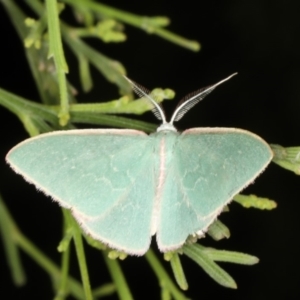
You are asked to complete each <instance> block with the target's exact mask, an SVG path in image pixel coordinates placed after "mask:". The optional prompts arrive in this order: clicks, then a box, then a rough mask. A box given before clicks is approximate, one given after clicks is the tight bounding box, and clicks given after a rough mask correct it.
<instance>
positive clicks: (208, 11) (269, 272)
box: [0, 0, 300, 299]
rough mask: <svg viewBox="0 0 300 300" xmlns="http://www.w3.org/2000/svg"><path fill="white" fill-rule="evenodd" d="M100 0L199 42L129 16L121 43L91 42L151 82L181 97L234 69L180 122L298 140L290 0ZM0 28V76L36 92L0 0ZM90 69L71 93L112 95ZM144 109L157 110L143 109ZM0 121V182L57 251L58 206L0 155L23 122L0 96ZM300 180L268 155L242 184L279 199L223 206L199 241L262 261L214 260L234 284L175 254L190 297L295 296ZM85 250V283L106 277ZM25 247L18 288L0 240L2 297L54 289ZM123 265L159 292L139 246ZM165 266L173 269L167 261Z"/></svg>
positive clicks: (299, 25)
mask: <svg viewBox="0 0 300 300" xmlns="http://www.w3.org/2000/svg"><path fill="white" fill-rule="evenodd" d="M20 2H22V1H20ZM106 2H107V3H109V4H110V5H112V6H116V7H118V8H120V9H124V10H127V11H131V12H133V13H136V14H140V15H149V16H151V15H166V16H169V17H170V19H171V20H172V23H171V25H170V26H169V29H170V30H172V31H173V32H175V33H178V34H181V35H183V36H185V37H187V38H190V39H194V40H198V41H199V42H200V43H201V44H202V49H201V51H200V52H198V53H193V52H191V51H189V50H186V49H183V48H180V47H179V46H176V45H174V44H171V43H169V42H167V41H165V40H162V39H160V38H159V37H157V36H152V35H148V34H146V33H144V32H143V31H140V30H138V29H136V28H132V27H130V26H126V33H127V34H128V41H127V42H126V43H124V44H122V45H120V44H110V45H105V44H102V43H101V42H98V43H94V45H95V47H97V49H98V50H99V51H101V52H103V53H104V54H106V55H108V56H110V57H112V58H115V59H117V60H119V61H121V62H122V63H123V64H124V65H125V67H126V68H127V71H128V76H129V77H130V78H132V79H134V80H136V81H137V82H139V83H141V84H142V85H145V86H146V87H148V88H149V89H152V88H154V87H169V88H173V89H174V90H175V91H176V93H177V97H176V98H177V99H180V98H181V97H182V96H184V95H185V94H187V93H189V92H191V91H193V90H196V89H198V88H201V87H203V86H206V85H209V84H213V83H215V82H217V81H219V80H221V79H223V78H225V77H226V76H228V75H230V74H232V73H233V72H238V73H239V75H238V76H236V77H234V78H232V79H231V80H230V81H229V82H227V83H225V84H224V85H222V86H220V87H218V88H217V89H216V90H215V91H214V92H213V93H212V94H211V95H209V97H208V98H207V99H205V100H204V101H203V102H202V103H200V104H198V105H197V106H196V107H195V108H194V109H193V110H192V111H191V112H189V113H188V114H187V115H186V116H185V118H183V120H182V121H180V122H179V123H178V124H177V126H178V128H179V129H182V130H183V129H186V128H190V127H202V126H204V127H205V126H210V127H216V126H219V127H237V128H243V129H247V130H249V131H252V132H254V133H256V134H258V135H259V136H261V137H262V138H264V139H265V140H266V141H267V142H269V143H276V144H281V145H283V146H297V145H300V136H299V134H298V132H299V119H300V118H299V111H300V110H299V108H300V105H299V103H300V88H299V86H300V43H299V39H300V20H299V12H300V3H299V1H297V0H290V1H280V0H274V1H266V0H253V1H240V0H239V1H217V0H215V1H202V0H201V1H191V0H186V1H184V2H182V1H180V2H179V1H178V2H176V3H175V2H170V1H153V0H152V1H149V0H145V1H126V2H123V1H117V0H113V1H106ZM0 4H1V1H0ZM32 16H34V15H32ZM0 28H1V29H0V30H1V39H0V45H1V47H0V65H1V71H0V87H1V88H3V89H6V90H8V91H11V92H13V93H16V94H18V95H20V96H23V97H25V98H28V99H32V100H33V101H39V97H38V93H37V91H36V88H35V85H34V81H33V79H32V77H31V74H30V72H29V68H28V65H27V62H26V60H25V56H24V51H23V46H22V42H21V41H20V40H19V38H18V36H17V35H16V33H15V31H14V29H13V27H12V25H11V23H10V21H9V19H8V17H7V15H6V13H5V11H4V10H3V7H2V6H1V5H0ZM67 59H68V62H69V66H70V70H71V73H70V75H69V79H70V80H71V82H72V83H73V84H74V85H75V86H76V87H77V88H78V90H79V92H81V90H80V86H79V81H78V78H77V75H76V72H77V65H76V61H75V59H74V57H73V56H72V55H70V52H69V51H67ZM93 74H94V82H95V83H96V86H97V87H96V88H95V89H94V90H93V92H92V93H90V94H88V95H84V94H83V93H82V92H81V94H80V95H79V98H80V99H81V100H82V101H92V100H95V101H107V100H110V99H115V98H117V96H118V94H117V89H116V88H115V87H114V86H113V85H110V84H109V83H107V82H106V81H105V80H104V79H103V78H102V76H101V75H99V74H98V73H97V72H94V73H93ZM176 103H177V102H176V100H175V101H174V102H168V103H166V105H165V107H166V111H167V113H168V114H169V115H170V114H171V113H172V111H173V109H174V107H175V106H176ZM141 119H143V120H148V121H151V122H156V121H155V118H154V117H153V116H152V115H151V114H150V113H148V114H146V115H145V116H143V117H142V118H141ZM0 124H1V130H0V133H1V143H0V192H1V194H2V196H3V197H4V200H5V202H6V204H7V206H8V207H9V209H10V211H11V213H12V215H13V216H14V218H15V220H16V222H17V223H18V225H19V227H20V228H21V229H22V231H23V232H24V234H26V235H27V236H28V237H29V238H30V239H31V240H32V241H33V242H34V243H35V244H36V245H37V246H38V247H39V248H41V249H42V250H43V251H44V252H45V253H46V254H47V255H49V256H50V257H52V258H53V259H54V260H55V261H56V262H57V263H59V261H60V260H59V254H58V253H57V252H56V246H57V244H58V242H59V240H60V236H61V234H60V233H61V213H60V209H59V208H58V205H56V204H55V203H52V201H51V200H50V199H48V198H46V197H44V196H43V195H42V194H41V193H37V192H36V190H35V188H34V187H33V186H31V185H28V184H27V183H26V182H25V181H23V180H22V178H21V177H20V176H17V175H16V174H14V173H13V172H12V170H10V168H9V167H8V166H7V165H6V164H5V162H4V157H5V154H6V153H7V152H8V150H9V149H10V148H11V147H13V146H14V145H15V144H16V143H18V142H20V141H22V140H23V139H25V138H26V137H27V134H26V132H25V130H24V129H23V127H22V125H21V124H20V122H19V121H18V119H17V118H16V117H15V116H14V115H13V114H11V113H10V112H8V111H7V110H6V109H4V108H3V107H0ZM299 182H300V179H299V178H298V177H297V176H296V175H294V174H293V173H291V172H288V171H285V170H283V169H281V168H279V167H278V166H276V165H274V164H271V165H270V166H269V167H268V169H267V171H266V172H264V173H263V174H262V175H261V176H260V177H259V178H258V179H257V180H256V182H255V185H251V186H250V187H248V188H247V190H246V191H245V193H255V194H257V195H259V196H262V197H268V198H271V199H274V200H276V201H277V203H278V208H277V209H276V210H274V211H271V212H268V211H259V210H254V209H249V210H246V209H243V208H241V207H240V206H239V205H238V204H236V203H233V204H232V205H231V206H230V210H231V211H230V213H229V214H225V215H224V216H222V217H221V220H222V221H224V222H225V223H226V224H227V225H228V226H229V227H230V229H231V235H232V236H231V238H230V239H229V240H225V241H221V242H218V243H217V242H213V241H212V240H211V239H210V238H209V237H208V238H207V239H205V240H203V241H201V242H202V243H203V244H204V245H210V246H213V247H217V248H219V249H227V250H235V251H240V252H245V253H249V254H253V255H256V256H258V257H259V258H260V263H259V264H258V265H256V266H252V267H248V266H240V265H231V264H222V266H223V267H224V268H225V270H227V271H228V272H229V273H230V274H231V275H232V276H233V277H234V278H235V280H236V282H237V284H238V290H230V289H226V288H223V287H221V286H219V285H218V284H216V283H215V282H213V281H212V280H211V279H210V278H209V277H208V276H207V275H206V274H205V273H204V272H203V271H202V269H200V268H199V267H197V266H196V265H195V264H194V263H192V262H191V261H190V260H189V259H187V258H185V257H184V258H183V259H182V262H183V265H184V269H185V272H186V276H187V279H188V282H189V286H190V288H189V290H188V292H187V295H188V296H189V297H191V298H193V299H212V298H216V296H221V297H222V299H299V297H300V291H299V272H298V270H299V267H300V263H299V259H298V256H299V243H298V232H299V231H298V230H299V224H300V221H299V211H300V201H299ZM73 252H74V251H73ZM87 255H88V263H89V269H90V273H91V278H92V283H93V286H96V285H98V284H100V283H101V282H107V281H109V280H110V277H109V274H108V272H107V270H106V268H105V265H104V264H103V262H102V258H101V255H100V254H99V253H98V252H96V251H94V250H91V249H87ZM73 256H75V255H74V253H73ZM160 257H161V256H160ZM73 258H74V257H73ZM22 259H23V263H24V266H25V269H26V273H27V275H28V283H27V285H26V286H24V287H21V288H16V287H14V286H13V284H12V282H11V279H10V274H9V269H8V266H7V264H6V262H5V257H4V252H3V247H2V244H1V246H0V274H1V283H0V298H1V299H2V297H3V299H25V298H26V297H28V298H30V299H52V297H53V294H52V286H51V281H50V280H49V278H48V276H47V275H46V274H45V273H44V271H42V270H41V269H40V268H39V266H37V265H36V264H35V263H33V262H32V260H31V259H30V258H28V257H27V256H26V255H25V254H23V253H22ZM122 266H123V268H124V272H125V274H126V277H127V278H128V283H129V285H130V287H131V289H132V292H133V295H134V297H135V298H136V299H145V298H147V297H149V299H150V298H151V299H158V298H159V296H160V294H159V293H160V292H159V287H158V284H157V280H156V278H155V276H154V274H153V272H152V270H151V269H150V268H149V266H148V265H147V262H146V261H145V260H144V259H143V258H136V257H132V258H129V259H127V260H126V261H125V262H124V263H122ZM166 268H167V269H170V267H169V265H168V264H166ZM72 269H73V274H75V275H76V274H78V268H77V265H76V260H75V259H74V263H73V265H72Z"/></svg>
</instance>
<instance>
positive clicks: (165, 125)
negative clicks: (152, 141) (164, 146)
mask: <svg viewBox="0 0 300 300" xmlns="http://www.w3.org/2000/svg"><path fill="white" fill-rule="evenodd" d="M164 130H166V131H167V130H168V131H175V132H176V131H177V129H176V128H175V127H174V125H173V124H171V123H163V124H161V125H160V126H159V127H158V128H157V129H156V132H159V131H164Z"/></svg>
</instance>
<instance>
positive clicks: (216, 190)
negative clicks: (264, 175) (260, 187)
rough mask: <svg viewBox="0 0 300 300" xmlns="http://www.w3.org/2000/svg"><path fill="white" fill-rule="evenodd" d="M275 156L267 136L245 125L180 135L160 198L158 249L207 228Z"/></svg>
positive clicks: (176, 245) (173, 245)
mask: <svg viewBox="0 0 300 300" xmlns="http://www.w3.org/2000/svg"><path fill="white" fill-rule="evenodd" d="M272 156H273V153H272V151H271V149H270V147H269V146H268V144H267V143H266V142H265V141H263V140H262V139H261V138H260V137H258V136H256V135H255V134H253V133H250V132H248V131H244V130H241V129H231V128H194V129H189V130H186V131H185V132H183V133H182V134H181V135H180V136H178V140H177V143H176V145H175V147H174V152H173V161H172V163H171V164H170V165H171V166H170V169H169V170H167V175H166V179H165V186H164V193H163V196H162V199H161V208H160V216H159V224H158V230H157V242H158V246H159V248H160V250H162V251H169V250H172V249H176V248H179V247H180V246H181V245H182V244H183V243H184V242H185V240H186V238H187V237H188V236H189V235H191V234H195V233H198V234H199V235H201V234H202V233H203V232H204V231H206V230H207V228H208V226H209V225H210V224H211V223H212V222H213V221H214V220H215V219H216V217H217V216H218V214H220V212H221V211H222V209H223V207H224V206H225V205H226V204H227V203H228V202H230V201H231V199H232V197H233V196H234V195H236V194H237V193H239V192H240V191H241V190H242V189H244V188H245V187H246V186H247V185H248V184H250V183H251V182H252V181H253V180H254V179H255V177H257V176H258V175H259V174H260V173H261V172H262V171H263V170H264V169H265V167H266V166H267V165H268V164H269V162H270V161H271V158H272Z"/></svg>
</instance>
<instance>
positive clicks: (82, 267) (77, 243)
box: [65, 211, 93, 300]
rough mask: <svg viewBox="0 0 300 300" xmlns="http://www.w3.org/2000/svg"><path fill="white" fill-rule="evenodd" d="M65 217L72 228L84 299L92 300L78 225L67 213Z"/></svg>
mask: <svg viewBox="0 0 300 300" xmlns="http://www.w3.org/2000/svg"><path fill="white" fill-rule="evenodd" d="M65 215H66V216H67V219H68V222H69V223H70V224H72V228H73V239H74V243H75V249H76V254H77V260H78V263H79V269H80V274H81V280H82V284H83V289H84V293H85V299H86V300H92V299H93V297H92V290H91V284H90V279H89V273H88V269H87V264H86V259H85V254H84V248H83V242H82V235H81V230H80V229H79V227H78V224H77V223H76V221H75V220H74V218H73V217H72V216H71V214H70V212H69V211H68V212H67V213H66V214H65Z"/></svg>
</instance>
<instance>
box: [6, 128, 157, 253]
mask: <svg viewBox="0 0 300 300" xmlns="http://www.w3.org/2000/svg"><path fill="white" fill-rule="evenodd" d="M150 144H151V137H149V136H148V135H146V134H145V133H143V132H141V131H136V130H117V129H112V130H108V129H102V130H101V129H99V130H98V129H88V130H70V131H60V132H54V133H48V134H43V135H40V136H38V137H35V138H31V139H28V140H26V141H24V142H22V143H20V144H19V145H17V146H16V147H14V148H13V149H12V150H11V151H10V152H9V153H8V155H7V161H8V162H9V164H10V165H11V166H12V168H13V169H14V170H15V171H16V172H17V173H19V174H21V175H22V176H23V177H24V178H25V179H26V180H27V181H29V182H30V183H33V184H34V185H35V186H36V187H37V188H38V189H39V190H42V191H43V192H44V193H45V194H47V195H49V196H51V197H52V198H53V199H54V200H56V201H57V202H59V204H60V205H62V206H63V207H66V208H70V209H71V211H72V213H73V215H74V216H75V217H76V218H77V220H78V221H79V223H80V224H81V226H82V227H83V228H84V229H85V230H86V232H87V233H89V234H90V235H91V236H92V237H94V238H97V239H99V240H101V241H103V242H105V243H107V244H109V245H110V246H111V247H113V248H117V249H119V250H123V251H126V252H128V253H132V254H143V253H144V252H146V250H147V249H148V247H149V244H150V239H151V232H150V231H151V228H150V227H151V216H152V210H153V202H154V193H155V188H154V174H152V173H151V170H153V155H152V154H151V151H149V147H150V148H151V145H150ZM149 145H150V146H149Z"/></svg>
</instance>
